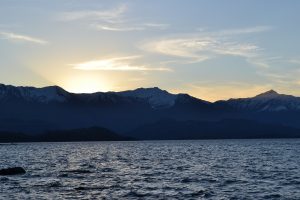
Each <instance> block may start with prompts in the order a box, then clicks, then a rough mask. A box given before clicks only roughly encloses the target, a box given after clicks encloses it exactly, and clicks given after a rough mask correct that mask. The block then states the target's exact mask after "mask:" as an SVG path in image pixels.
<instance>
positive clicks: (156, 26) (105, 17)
mask: <svg viewBox="0 0 300 200" xmlns="http://www.w3.org/2000/svg"><path fill="white" fill-rule="evenodd" d="M127 10H128V6H127V5H126V4H122V5H119V6H117V7H115V8H112V9H108V10H84V11H71V12H64V13H62V14H60V15H59V19H60V20H62V21H79V20H80V21H86V22H87V24H88V25H89V26H90V27H91V28H93V29H95V30H99V31H116V32H127V31H143V30H149V29H151V30H164V29H167V28H168V27H169V25H168V24H162V23H153V22H147V23H141V22H139V20H137V19H134V20H131V19H128V18H127V17H126V12H127Z"/></svg>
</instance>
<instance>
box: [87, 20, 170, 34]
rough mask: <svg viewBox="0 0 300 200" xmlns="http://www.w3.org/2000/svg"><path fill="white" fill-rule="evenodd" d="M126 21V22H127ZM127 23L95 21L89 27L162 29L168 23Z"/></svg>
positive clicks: (165, 27)
mask: <svg viewBox="0 0 300 200" xmlns="http://www.w3.org/2000/svg"><path fill="white" fill-rule="evenodd" d="M127 23H128V22H127ZM127 23H124V22H123V23H110V24H108V23H106V24H101V23H95V24H91V27H92V28H94V29H96V30H103V31H118V32H127V31H144V30H147V29H155V30H164V29H167V28H168V26H169V25H168V24H155V23H145V24H131V23H129V24H127Z"/></svg>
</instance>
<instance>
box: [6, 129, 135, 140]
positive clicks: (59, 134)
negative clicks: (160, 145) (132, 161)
mask: <svg viewBox="0 0 300 200" xmlns="http://www.w3.org/2000/svg"><path fill="white" fill-rule="evenodd" d="M124 140H132V138H130V137H125V136H121V135H118V134H116V133H114V132H112V131H110V130H108V129H105V128H100V127H92V128H83V129H73V130H58V131H49V132H46V133H41V134H38V135H28V134H24V133H16V132H0V143H1V142H2V143H5V142H75V141H124Z"/></svg>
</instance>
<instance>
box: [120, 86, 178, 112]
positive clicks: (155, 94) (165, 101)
mask: <svg viewBox="0 0 300 200" xmlns="http://www.w3.org/2000/svg"><path fill="white" fill-rule="evenodd" d="M118 94H120V95H121V96H125V97H134V98H140V99H145V100H147V101H148V103H149V104H150V105H151V106H152V107H153V108H161V107H171V106H173V105H174V104H175V100H176V98H177V95H175V94H170V93H169V92H167V91H165V90H161V89H159V88H158V87H154V88H138V89H136V90H128V91H124V92H119V93H118Z"/></svg>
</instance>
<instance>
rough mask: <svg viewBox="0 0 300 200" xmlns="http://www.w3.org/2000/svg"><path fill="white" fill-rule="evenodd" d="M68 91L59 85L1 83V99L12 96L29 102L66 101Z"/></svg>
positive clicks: (7, 98)
mask: <svg viewBox="0 0 300 200" xmlns="http://www.w3.org/2000/svg"><path fill="white" fill-rule="evenodd" d="M67 95H68V92H66V91H64V90H63V89H62V88H60V87H58V86H50V87H44V88H34V87H14V86H10V85H3V84H0V100H2V101H3V100H9V99H12V98H15V99H21V100H25V101H27V102H39V103H50V102H65V101H66V97H67Z"/></svg>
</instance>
